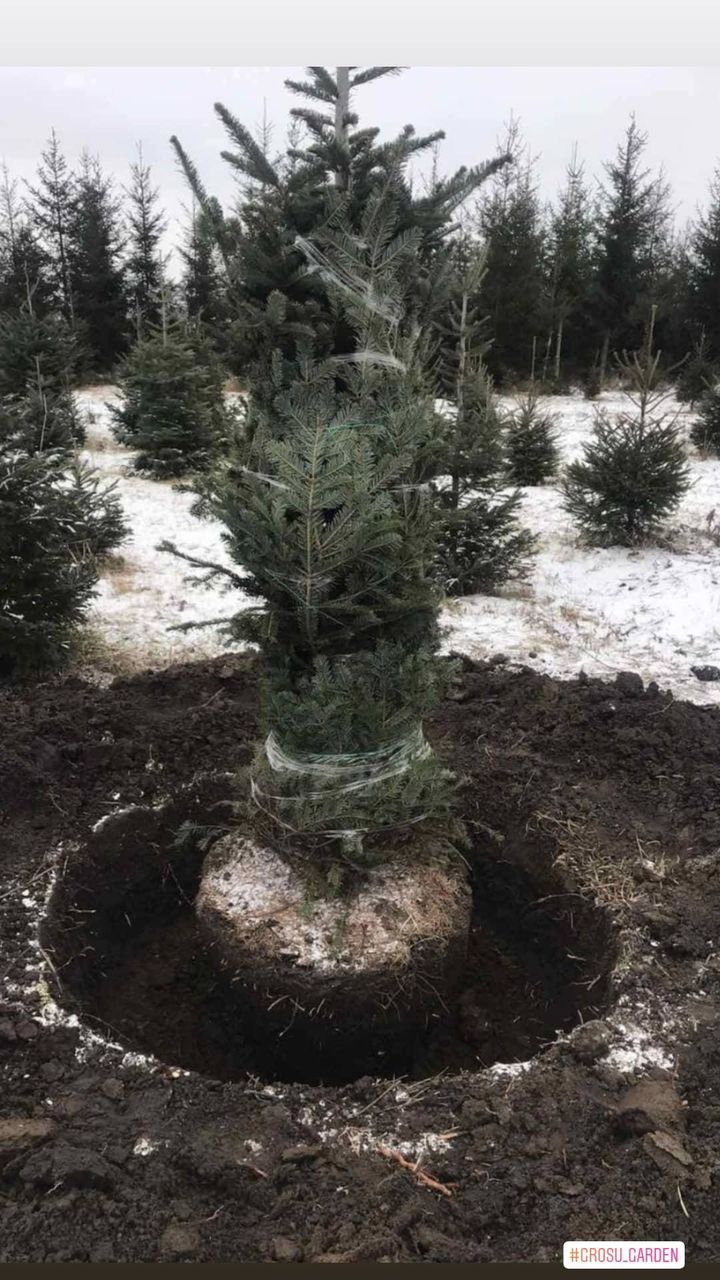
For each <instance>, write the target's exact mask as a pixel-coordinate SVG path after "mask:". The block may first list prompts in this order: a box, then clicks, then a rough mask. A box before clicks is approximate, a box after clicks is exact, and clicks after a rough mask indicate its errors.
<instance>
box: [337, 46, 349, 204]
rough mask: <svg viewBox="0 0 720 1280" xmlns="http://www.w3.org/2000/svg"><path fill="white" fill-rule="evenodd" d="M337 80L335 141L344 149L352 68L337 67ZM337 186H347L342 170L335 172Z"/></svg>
mask: <svg viewBox="0 0 720 1280" xmlns="http://www.w3.org/2000/svg"><path fill="white" fill-rule="evenodd" d="M335 78H336V81H337V90H338V93H337V98H336V100H335V141H336V142H337V143H338V144H339V145H340V146H341V147H343V148H344V147H345V146H346V145H347V121H346V116H347V114H348V111H349V110H350V68H349V67H337V68H336V71H335ZM335 186H336V187H344V186H345V175H344V174H343V173H342V171H341V170H340V169H337V170H336V172H335Z"/></svg>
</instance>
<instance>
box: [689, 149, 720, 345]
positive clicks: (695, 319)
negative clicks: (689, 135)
mask: <svg viewBox="0 0 720 1280" xmlns="http://www.w3.org/2000/svg"><path fill="white" fill-rule="evenodd" d="M688 247H689V257H690V278H689V299H688V301H689V312H690V315H689V319H690V323H691V325H692V328H693V330H694V332H695V334H696V335H699V334H700V333H703V334H704V335H705V341H706V343H707V345H708V348H709V353H710V354H711V356H712V358H713V359H714V360H718V361H720V301H719V300H720V166H718V168H717V169H716V170H715V173H714V174H713V177H712V180H711V182H710V190H709V199H708V204H707V208H706V209H705V210H704V211H702V212H701V213H700V214H699V215H698V218H697V220H696V222H695V224H694V225H693V227H692V229H691V233H690V243H689V246H688Z"/></svg>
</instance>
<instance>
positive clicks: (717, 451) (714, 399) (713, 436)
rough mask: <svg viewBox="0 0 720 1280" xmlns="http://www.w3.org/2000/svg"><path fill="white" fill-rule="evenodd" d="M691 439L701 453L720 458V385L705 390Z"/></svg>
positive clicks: (713, 384) (709, 386)
mask: <svg viewBox="0 0 720 1280" xmlns="http://www.w3.org/2000/svg"><path fill="white" fill-rule="evenodd" d="M690 439H691V440H692V442H693V444H694V445H695V448H696V449H698V450H699V451H700V453H704V454H714V455H715V457H716V458H720V383H718V382H713V383H711V384H710V385H708V386H707V387H706V388H705V392H704V394H703V396H702V399H701V401H700V405H699V412H698V416H697V418H696V419H695V422H694V423H693V425H692V428H691V430H690Z"/></svg>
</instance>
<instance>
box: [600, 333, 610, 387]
mask: <svg viewBox="0 0 720 1280" xmlns="http://www.w3.org/2000/svg"><path fill="white" fill-rule="evenodd" d="M609 350H610V334H609V333H606V334H605V337H604V338H603V344H602V351H601V352H600V390H601V391H604V390H605V375H606V373H607V362H608V352H609Z"/></svg>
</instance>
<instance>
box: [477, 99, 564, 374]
mask: <svg viewBox="0 0 720 1280" xmlns="http://www.w3.org/2000/svg"><path fill="white" fill-rule="evenodd" d="M504 150H505V151H506V153H507V154H508V155H510V156H512V160H513V163H512V164H510V165H507V166H503V167H501V168H500V170H499V172H498V173H496V174H495V176H494V178H493V180H492V182H491V183H490V186H489V191H488V193H487V194H486V195H484V196H483V198H482V199H481V201H480V204H479V229H480V232H481V235H482V238H483V241H484V243H485V244H486V246H487V251H488V257H487V272H486V275H485V279H484V281H483V299H484V305H485V308H486V311H487V314H488V316H489V320H490V326H491V330H492V334H493V345H492V349H491V351H490V352H489V354H488V364H489V367H490V370H491V372H492V374H493V376H494V377H495V378H496V379H497V381H498V383H499V384H502V383H503V382H505V383H512V382H514V381H517V380H518V379H519V378H523V377H526V376H527V373H528V371H529V370H530V368H531V362H532V359H533V349H534V344H535V343H536V341H537V337H538V335H539V334H540V333H542V332H544V330H545V327H546V311H547V306H546V281H545V272H544V258H545V230H544V226H543V219H542V206H541V204H540V198H539V195H538V190H537V178H536V172H535V163H534V161H533V160H532V158H531V157H530V156H528V153H527V148H526V146H525V144H524V143H523V141H522V139H521V137H520V132H519V127H518V124H517V122H516V121H513V122H512V123H511V124H510V126H509V128H508V131H507V135H506V140H505V145H504Z"/></svg>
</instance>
